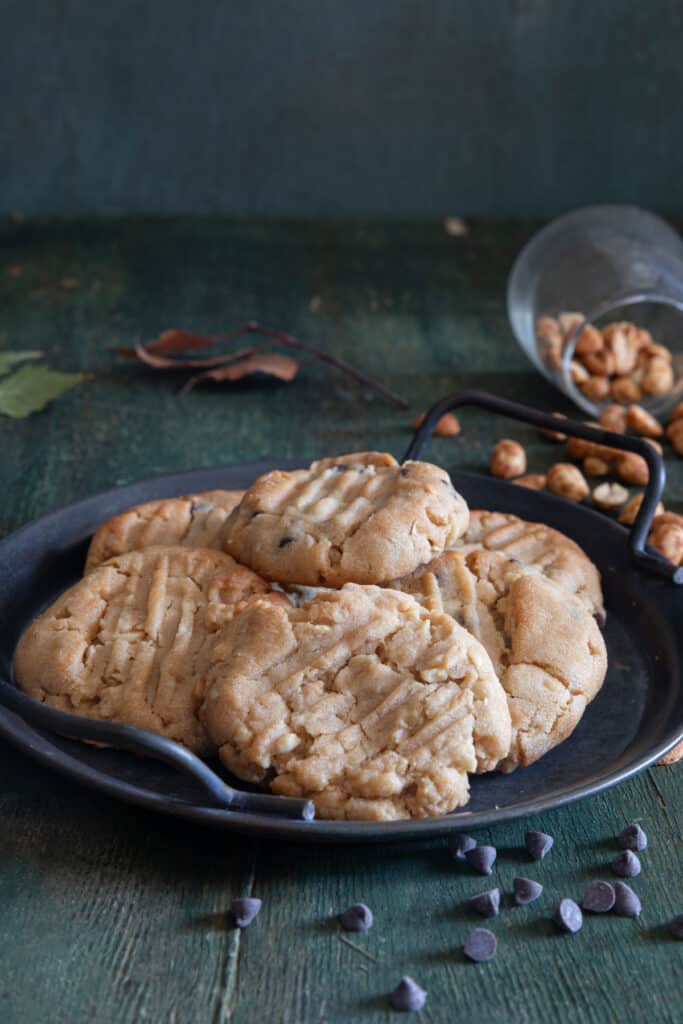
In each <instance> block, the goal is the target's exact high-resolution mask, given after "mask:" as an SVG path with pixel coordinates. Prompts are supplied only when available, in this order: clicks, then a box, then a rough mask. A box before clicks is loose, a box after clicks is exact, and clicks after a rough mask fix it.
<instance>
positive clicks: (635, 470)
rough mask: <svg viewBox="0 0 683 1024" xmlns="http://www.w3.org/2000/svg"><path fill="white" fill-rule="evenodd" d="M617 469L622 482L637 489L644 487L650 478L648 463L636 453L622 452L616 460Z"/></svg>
mask: <svg viewBox="0 0 683 1024" xmlns="http://www.w3.org/2000/svg"><path fill="white" fill-rule="evenodd" d="M615 469H616V472H617V476H618V477H619V479H620V480H623V481H624V483H625V484H635V485H636V486H637V487H644V486H645V484H646V483H647V481H648V479H649V477H650V474H649V471H648V468H647V462H646V461H645V459H644V458H643V457H642V455H636V453H635V452H622V453H621V455H619V457H618V458H617V460H616V463H615Z"/></svg>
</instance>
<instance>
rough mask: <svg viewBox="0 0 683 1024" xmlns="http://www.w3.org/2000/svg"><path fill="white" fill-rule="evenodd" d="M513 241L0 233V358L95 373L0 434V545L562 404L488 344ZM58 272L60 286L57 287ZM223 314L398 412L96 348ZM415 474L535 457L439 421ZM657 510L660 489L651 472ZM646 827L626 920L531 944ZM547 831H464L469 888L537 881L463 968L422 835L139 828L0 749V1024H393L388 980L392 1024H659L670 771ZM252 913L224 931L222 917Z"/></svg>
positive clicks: (443, 883)
mask: <svg viewBox="0 0 683 1024" xmlns="http://www.w3.org/2000/svg"><path fill="white" fill-rule="evenodd" d="M531 230H532V226H531V225H510V224H497V225H496V224H492V223H474V224H473V225H472V230H471V233H470V235H469V236H468V237H467V238H465V239H453V238H448V237H447V236H446V235H445V234H444V233H443V231H442V228H441V226H440V225H438V224H430V225H394V226H391V227H388V226H382V225H360V224H359V225H355V226H353V225H347V226H344V227H341V226H338V225H334V224H323V225H321V224H313V223H309V224H301V223H288V224H276V225H273V224H271V225H265V224H258V223H253V224H252V223H234V222H232V223H231V222H221V221H201V220H189V221H174V222H167V223H164V222H159V221H144V220H138V221H109V222H108V221H100V222H82V223H74V224H43V225H41V224H33V223H25V224H23V225H19V226H16V225H15V226H12V225H5V226H4V227H3V228H2V229H1V230H0V310H1V314H0V334H1V339H0V345H1V346H2V347H7V348H9V347H11V348H31V349H33V348H42V349H44V350H45V351H46V352H48V354H49V358H50V362H51V364H53V365H55V366H59V367H60V368H62V369H83V370H87V371H91V372H93V373H94V374H95V379H94V380H93V381H92V382H90V383H88V384H86V385H84V386H83V387H81V388H80V389H78V390H76V391H74V392H72V393H70V394H68V395H66V396H64V398H63V399H60V400H59V402H57V403H55V404H54V405H53V406H51V407H50V408H49V409H48V410H46V411H45V412H43V413H40V414H38V415H36V416H34V417H32V418H31V419H29V420H26V421H9V420H5V419H3V420H0V443H1V444H2V459H1V461H0V466H1V478H2V490H3V497H4V501H3V503H2V506H1V507H0V528H1V529H2V530H3V531H9V530H11V529H14V528H15V527H17V526H19V525H20V524H21V523H23V522H26V521H28V520H29V519H32V518H33V517H35V516H37V515H40V514H41V513H43V512H46V511H48V510H49V509H51V508H56V507H58V506H60V505H62V504H64V503H65V502H68V501H71V500H73V499H76V498H79V497H82V496H85V495H87V494H90V493H93V492H95V491H97V490H98V489H101V488H104V487H108V486H110V485H112V484H115V483H122V482H126V481H130V480H135V479H137V478H140V477H143V476H146V475H149V474H152V473H160V472H164V471H168V470H172V469H178V468H182V467H191V466H198V465H211V464H212V463H216V462H221V461H233V460H246V459H259V458H262V457H265V456H276V457H277V456H282V457H283V458H284V457H294V456H304V457H307V456H315V455H322V454H324V453H327V452H330V451H343V450H346V449H353V448H361V447H365V446H382V447H386V448H387V449H389V450H391V451H393V452H395V453H396V454H400V453H401V451H402V449H403V447H404V445H405V443H406V441H407V438H408V424H409V421H410V419H411V417H412V416H413V415H414V414H415V413H416V412H417V411H418V410H419V409H421V408H423V407H424V406H425V405H427V404H428V403H429V402H430V401H431V400H432V399H434V398H435V397H437V396H439V395H441V394H443V393H446V392H448V391H450V390H453V389H455V388H459V387H463V386H470V385H477V386H481V387H486V388H488V389H490V390H494V391H497V392H499V393H501V394H505V395H509V396H514V397H519V398H523V399H525V400H527V401H529V402H532V403H537V404H539V405H542V406H544V407H546V408H556V409H560V410H563V411H565V412H568V411H570V410H569V409H568V407H567V405H566V403H563V401H562V400H561V399H559V398H558V397H557V395H555V394H552V393H549V391H548V388H547V387H546V385H545V384H544V383H543V382H542V381H541V380H540V379H539V378H538V376H536V375H535V374H533V373H532V372H531V371H530V369H529V366H528V364H527V363H526V361H525V359H524V357H523V356H522V355H521V353H519V352H518V350H517V349H516V347H515V345H514V343H513V341H512V339H511V336H510V331H509V328H508V326H507V322H506V316H505V309H504V288H505V279H506V274H507V271H508V268H509V266H510V263H511V261H512V259H513V257H514V254H515V252H516V251H517V249H518V248H519V246H520V245H521V244H522V243H523V241H524V240H525V239H526V238H527V237H528V236H529V234H530V232H531ZM68 278H75V279H77V281H78V286H77V287H72V288H68V287H64V286H63V285H62V284H61V283H60V282H62V281H63V280H64V279H68ZM245 317H258V318H259V319H261V320H263V321H265V322H268V323H271V324H276V325H278V326H282V327H287V328H289V329H290V330H293V331H296V332H299V333H300V334H301V335H302V336H304V337H307V338H311V339H319V340H321V341H324V342H325V343H326V344H328V345H330V346H332V347H334V348H335V349H336V350H337V351H339V352H340V353H341V354H343V355H345V356H346V357H347V358H350V359H352V360H355V361H356V362H357V363H359V364H362V365H363V366H364V367H365V368H366V369H367V370H368V371H370V372H374V373H377V374H381V375H382V377H383V378H384V379H385V380H386V381H387V382H388V383H389V384H390V385H391V386H392V387H394V388H396V389H397V390H399V391H402V392H403V393H405V394H406V395H407V396H408V397H410V399H411V403H412V408H411V411H410V412H409V413H408V414H406V413H403V412H401V411H400V410H398V409H394V408H393V407H391V406H389V405H387V404H386V403H384V402H383V401H381V400H379V399H375V398H372V397H371V396H369V395H368V394H367V393H366V392H365V391H364V389H359V388H357V387H355V385H353V384H349V383H348V382H347V381H346V380H344V379H343V378H340V377H337V376H334V375H331V374H329V373H326V372H324V371H322V370H320V369H319V368H318V367H314V366H310V367H309V366H306V367H305V369H304V370H303V371H302V373H301V377H300V379H299V380H298V381H297V382H296V383H295V384H294V385H292V386H290V387H286V386H269V385H267V384H260V385H251V386H249V387H245V388H242V389H239V390H230V389H225V388H223V389H213V390H209V389H206V390H203V391H201V392H197V393H195V394H192V395H190V396H189V397H187V398H184V399H178V398H177V396H176V391H177V387H178V381H177V380H169V379H167V378H155V377H153V375H152V374H151V373H149V372H147V371H145V370H143V369H138V368H136V367H132V366H129V365H127V364H125V363H122V362H121V361H120V360H118V359H116V358H115V357H113V356H112V355H111V354H110V353H109V351H108V349H109V347H110V346H112V345H116V344H121V343H129V342H130V340H131V339H132V338H134V337H138V336H139V337H140V338H143V339H145V338H148V337H151V336H152V335H153V334H155V333H157V332H158V331H159V330H161V329H163V328H165V327H168V326H183V327H188V328H192V327H194V328H196V329H200V330H212V331H215V330H219V329H221V328H224V327H227V326H230V325H231V324H234V323H237V322H239V321H240V320H242V319H243V318H245ZM463 424H464V428H465V429H464V432H463V436H462V437H461V438H459V439H457V440H455V441H452V440H440V441H436V442H434V444H433V447H432V454H433V456H434V458H436V459H439V460H442V461H443V462H444V464H446V465H448V466H462V467H467V468H474V469H479V470H483V469H484V468H485V466H486V460H487V455H488V450H489V447H490V444H491V442H492V440H493V439H494V438H497V437H500V436H503V435H504V434H508V435H509V434H512V435H513V436H516V437H520V438H522V439H524V440H525V442H526V443H527V446H528V450H529V453H530V464H531V466H532V467H535V466H537V465H538V466H541V465H543V464H545V463H547V462H548V461H549V460H550V459H551V458H554V457H555V456H556V451H555V449H552V448H551V446H549V445H548V444H546V443H545V442H543V441H540V440H538V439H537V438H536V437H535V436H534V435H533V434H532V433H531V432H529V431H526V430H524V429H522V428H516V427H515V428H511V427H510V426H509V425H506V424H505V423H504V422H503V421H499V420H497V419H496V418H495V417H485V416H481V415H476V414H469V413H467V414H465V415H464V416H463ZM669 469H670V476H671V485H670V488H669V495H670V504H671V505H672V507H678V508H679V509H680V507H681V499H682V498H683V474H682V473H681V472H680V468H679V466H678V465H677V464H675V463H674V462H673V461H671V460H670V462H669ZM634 819H638V820H640V821H642V823H643V825H644V827H645V828H646V830H647V831H648V833H649V835H650V848H649V850H648V851H647V853H646V854H644V855H643V864H644V870H643V874H642V875H641V877H640V878H639V879H637V880H636V882H635V883H634V887H635V888H636V889H637V891H638V892H639V894H640V895H641V897H642V899H643V905H644V911H643V915H642V918H641V919H640V920H638V921H627V920H619V919H616V918H606V919H591V920H589V921H587V923H586V925H585V927H584V931H583V932H582V933H581V934H579V935H577V936H575V937H567V936H559V935H558V934H557V933H556V931H555V929H554V927H553V926H552V925H551V924H550V923H549V910H550V908H551V906H552V903H553V900H554V898H555V897H557V896H559V895H569V896H573V897H579V896H580V895H581V893H582V891H583V888H584V885H585V883H586V882H587V880H589V879H590V878H592V877H596V876H605V877H608V878H609V877H610V871H609V861H610V860H611V859H612V857H613V856H614V853H615V852H616V851H615V846H614V842H613V839H612V837H613V836H614V835H615V833H616V832H618V831H619V830H620V829H621V828H622V827H623V826H624V825H625V824H626V823H627V822H629V821H632V820H634ZM533 825H534V827H539V828H544V829H546V830H548V831H550V832H551V833H553V834H554V835H555V837H556V848H555V850H554V851H553V852H552V854H551V855H550V856H549V857H548V858H547V860H546V861H545V862H543V863H542V864H540V865H535V864H530V863H529V861H528V859H527V858H526V856H525V855H524V854H523V853H522V852H521V849H520V846H521V842H522V838H523V832H524V828H525V823H523V822H520V823H516V824H512V825H509V826H505V827H500V828H497V829H495V830H493V831H492V832H490V833H486V834H481V835H480V837H479V838H481V839H482V840H490V841H493V842H494V843H495V844H496V845H497V846H498V847H499V849H500V856H499V860H498V864H497V867H496V873H495V878H494V879H492V880H491V881H492V882H493V883H494V884H500V885H501V887H502V888H504V889H505V890H506V891H509V889H510V887H511V882H512V879H513V877H514V875H515V874H518V873H522V874H524V873H527V874H529V875H530V876H531V877H535V878H538V879H540V880H541V881H542V882H543V883H544V884H545V885H546V891H545V893H544V895H543V897H542V899H541V900H540V901H539V902H538V903H536V904H533V905H532V906H530V907H528V908H525V909H519V910H509V911H506V912H505V913H504V914H502V915H501V916H500V917H499V918H498V919H496V920H495V921H494V922H493V924H492V928H493V930H494V931H495V932H496V934H497V935H498V938H499V942H500V946H499V954H498V957H497V959H496V960H495V961H494V962H493V963H490V964H488V965H481V966H478V967H475V966H473V965H471V964H467V963H466V962H465V961H464V960H463V957H462V954H461V951H460V950H461V946H462V941H463V938H464V935H465V933H466V931H467V929H468V928H469V927H472V926H473V925H474V924H475V923H478V922H477V921H475V918H474V916H473V915H472V913H471V912H470V911H468V910H467V908H466V907H465V905H464V903H465V901H466V899H467V897H468V896H470V895H473V894H474V893H476V892H477V891H480V890H482V889H483V888H485V887H487V886H488V884H489V883H488V881H487V880H486V879H480V878H479V877H477V876H474V875H472V874H470V873H469V872H466V871H463V870H462V869H460V868H458V867H457V866H456V865H455V864H454V863H453V862H452V861H451V860H450V858H449V856H448V854H447V851H446V849H445V845H444V844H443V843H442V842H434V843H429V844H410V845H404V846H377V847H374V848H368V847H343V848H338V849H333V848H328V847H318V848H316V847H304V846H292V845H282V844H274V843H266V842H259V841H254V840H249V839H244V838H240V837H236V836H229V835H225V834H222V833H220V832H213V831H211V830H209V829H203V828H194V827H191V826H189V825H186V824H183V823H180V822H175V821H171V820H167V819H165V818H162V817H160V816H159V817H157V816H150V815H148V814H145V813H144V812H142V811H140V810H137V809H134V808H130V807H127V806H125V805H123V804H119V803H116V802H114V801H112V800H108V799H105V798H104V797H100V796H97V795H95V794H93V793H91V792H89V791H87V790H85V789H83V788H80V787H78V786H76V785H73V784H72V783H69V782H67V781H65V780H62V779H61V778H59V777H57V776H53V775H51V774H50V773H49V772H48V771H47V770H45V769H44V768H42V767H39V766H36V765H34V764H33V763H32V762H31V761H30V760H29V759H28V758H27V757H25V756H24V755H22V754H20V753H18V752H16V751H14V750H12V749H11V748H9V747H8V746H5V745H0V908H2V910H1V915H0V1020H1V1021H2V1022H3V1024H33V1022H38V1021H40V1022H44V1021H49V1022H50V1024H86V1022H88V1024H90V1022H92V1021H97V1022H98V1024H99V1022H102V1024H124V1022H125V1024H128V1022H138V1021H146V1022H153V1024H157V1022H160V1024H161V1022H164V1024H165V1022H174V1024H185V1022H188V1024H190V1022H192V1024H195V1022H199V1024H204V1022H207V1024H221V1022H226V1021H230V1022H234V1024H252V1022H261V1021H263V1022H269V1024H270V1022H273V1024H309V1022H310V1024H314V1022H315V1024H322V1022H328V1024H337V1022H339V1024H341V1022H344V1024H349V1022H351V1024H353V1022H356V1021H358V1022H361V1021H368V1022H373V1024H374V1022H384V1021H388V1020H391V1019H394V1015H393V1014H392V1013H391V1012H390V1011H389V1010H388V1009H387V1005H386V1000H385V994H386V992H387V991H388V990H389V989H391V988H392V987H393V986H394V985H395V984H396V983H397V981H398V979H399V977H400V976H401V974H403V973H409V974H411V975H412V976H414V977H415V978H416V980H418V981H419V982H420V984H422V985H423V986H424V987H425V988H427V989H428V991H429V999H428V1002H427V1005H426V1007H425V1010H424V1011H423V1012H422V1014H421V1016H420V1018H419V1019H421V1020H425V1021H433V1022H441V1021H451V1020H454V1019H459V1018H462V1019H465V1020H470V1021H472V1022H473V1024H508V1022H514V1024H541V1022H543V1024H545V1022H547V1021H548V1020H549V1019H553V1020H559V1021H582V1022H588V1024H609V1022H615V1024H617V1022H619V1024H621V1022H622V1021H624V1020H629V1019H632V1020H648V1021H650V1022H660V1021H661V1022H671V1024H679V1022H680V1021H681V1019H683V1008H682V1006H681V992H682V991H683V967H682V963H683V961H682V956H683V947H681V946H680V944H676V943H674V942H673V941H672V940H669V939H668V938H667V936H666V934H665V930H664V928H663V925H664V923H665V922H666V921H668V919H669V918H670V917H671V916H672V915H673V914H674V913H680V912H683V867H682V859H683V858H682V854H683V768H682V767H680V766H679V767H673V768H668V769H667V768H657V769H653V770H651V771H649V772H646V773H644V774H643V775H641V776H640V777H638V778H637V779H635V780H633V781H632V782H630V783H628V784H626V785H623V786H621V787H619V788H618V789H615V790H613V791H611V792H609V793H607V794H604V795H602V796H600V797H597V798H595V799H593V800H590V801H586V802H583V803H582V804H580V805H576V806H573V807H568V808H565V809H563V810H559V811H556V812H553V813H549V814H545V815H543V816H541V817H540V818H537V819H534V822H533ZM248 893H253V894H255V895H258V896H260V897H261V898H262V899H263V901H264V908H263V911H262V913H261V915H260V916H259V918H258V919H257V921H256V922H255V923H254V925H253V926H252V927H251V928H250V929H249V930H247V931H245V932H244V933H242V934H239V933H237V932H235V931H233V930H231V929H230V928H229V927H228V924H227V921H226V916H225V911H226V908H227V907H228V905H229V903H230V900H231V899H232V898H233V897H234V896H235V895H238V894H241V895H245V894H248ZM358 899H362V900H364V901H366V902H367V903H368V904H369V905H370V906H371V907H372V908H373V910H374V912H375V918H376V924H375V927H374V928H373V930H372V931H371V932H370V933H369V934H368V935H365V936H345V935H341V934H340V933H339V931H338V930H337V927H336V924H335V921H334V915H335V914H337V913H338V912H339V911H340V910H341V909H343V908H344V907H345V906H346V905H347V904H349V903H350V902H352V901H354V900H358Z"/></svg>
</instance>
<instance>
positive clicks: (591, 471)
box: [583, 455, 609, 476]
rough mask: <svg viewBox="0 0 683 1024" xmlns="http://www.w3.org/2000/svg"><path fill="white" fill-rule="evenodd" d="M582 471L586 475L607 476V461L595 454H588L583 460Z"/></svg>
mask: <svg viewBox="0 0 683 1024" xmlns="http://www.w3.org/2000/svg"><path fill="white" fill-rule="evenodd" d="M583 471H584V473H585V474H586V476H607V474H608V473H609V462H605V460H604V459H600V458H598V456H597V455H589V456H588V458H586V459H584V460H583Z"/></svg>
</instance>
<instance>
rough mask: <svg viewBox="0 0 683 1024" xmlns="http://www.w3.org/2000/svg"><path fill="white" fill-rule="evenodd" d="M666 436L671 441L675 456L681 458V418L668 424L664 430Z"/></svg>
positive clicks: (682, 427) (682, 421) (682, 437)
mask: <svg viewBox="0 0 683 1024" xmlns="http://www.w3.org/2000/svg"><path fill="white" fill-rule="evenodd" d="M666 436H667V437H668V438H669V440H670V441H671V444H672V445H673V450H674V451H675V452H676V455H681V456H683V418H681V419H677V420H674V421H673V423H670V424H669V426H668V427H667V428H666Z"/></svg>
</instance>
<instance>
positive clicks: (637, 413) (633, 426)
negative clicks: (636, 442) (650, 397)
mask: <svg viewBox="0 0 683 1024" xmlns="http://www.w3.org/2000/svg"><path fill="white" fill-rule="evenodd" d="M626 423H627V425H628V427H629V429H630V430H634V431H635V432H636V434H640V435H641V437H661V436H662V434H663V433H664V429H663V427H662V425H661V423H659V422H658V421H657V420H656V419H655V418H654V416H651V415H650V413H649V412H648V411H647V410H646V409H643V407H642V405H629V407H628V409H627V410H626Z"/></svg>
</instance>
